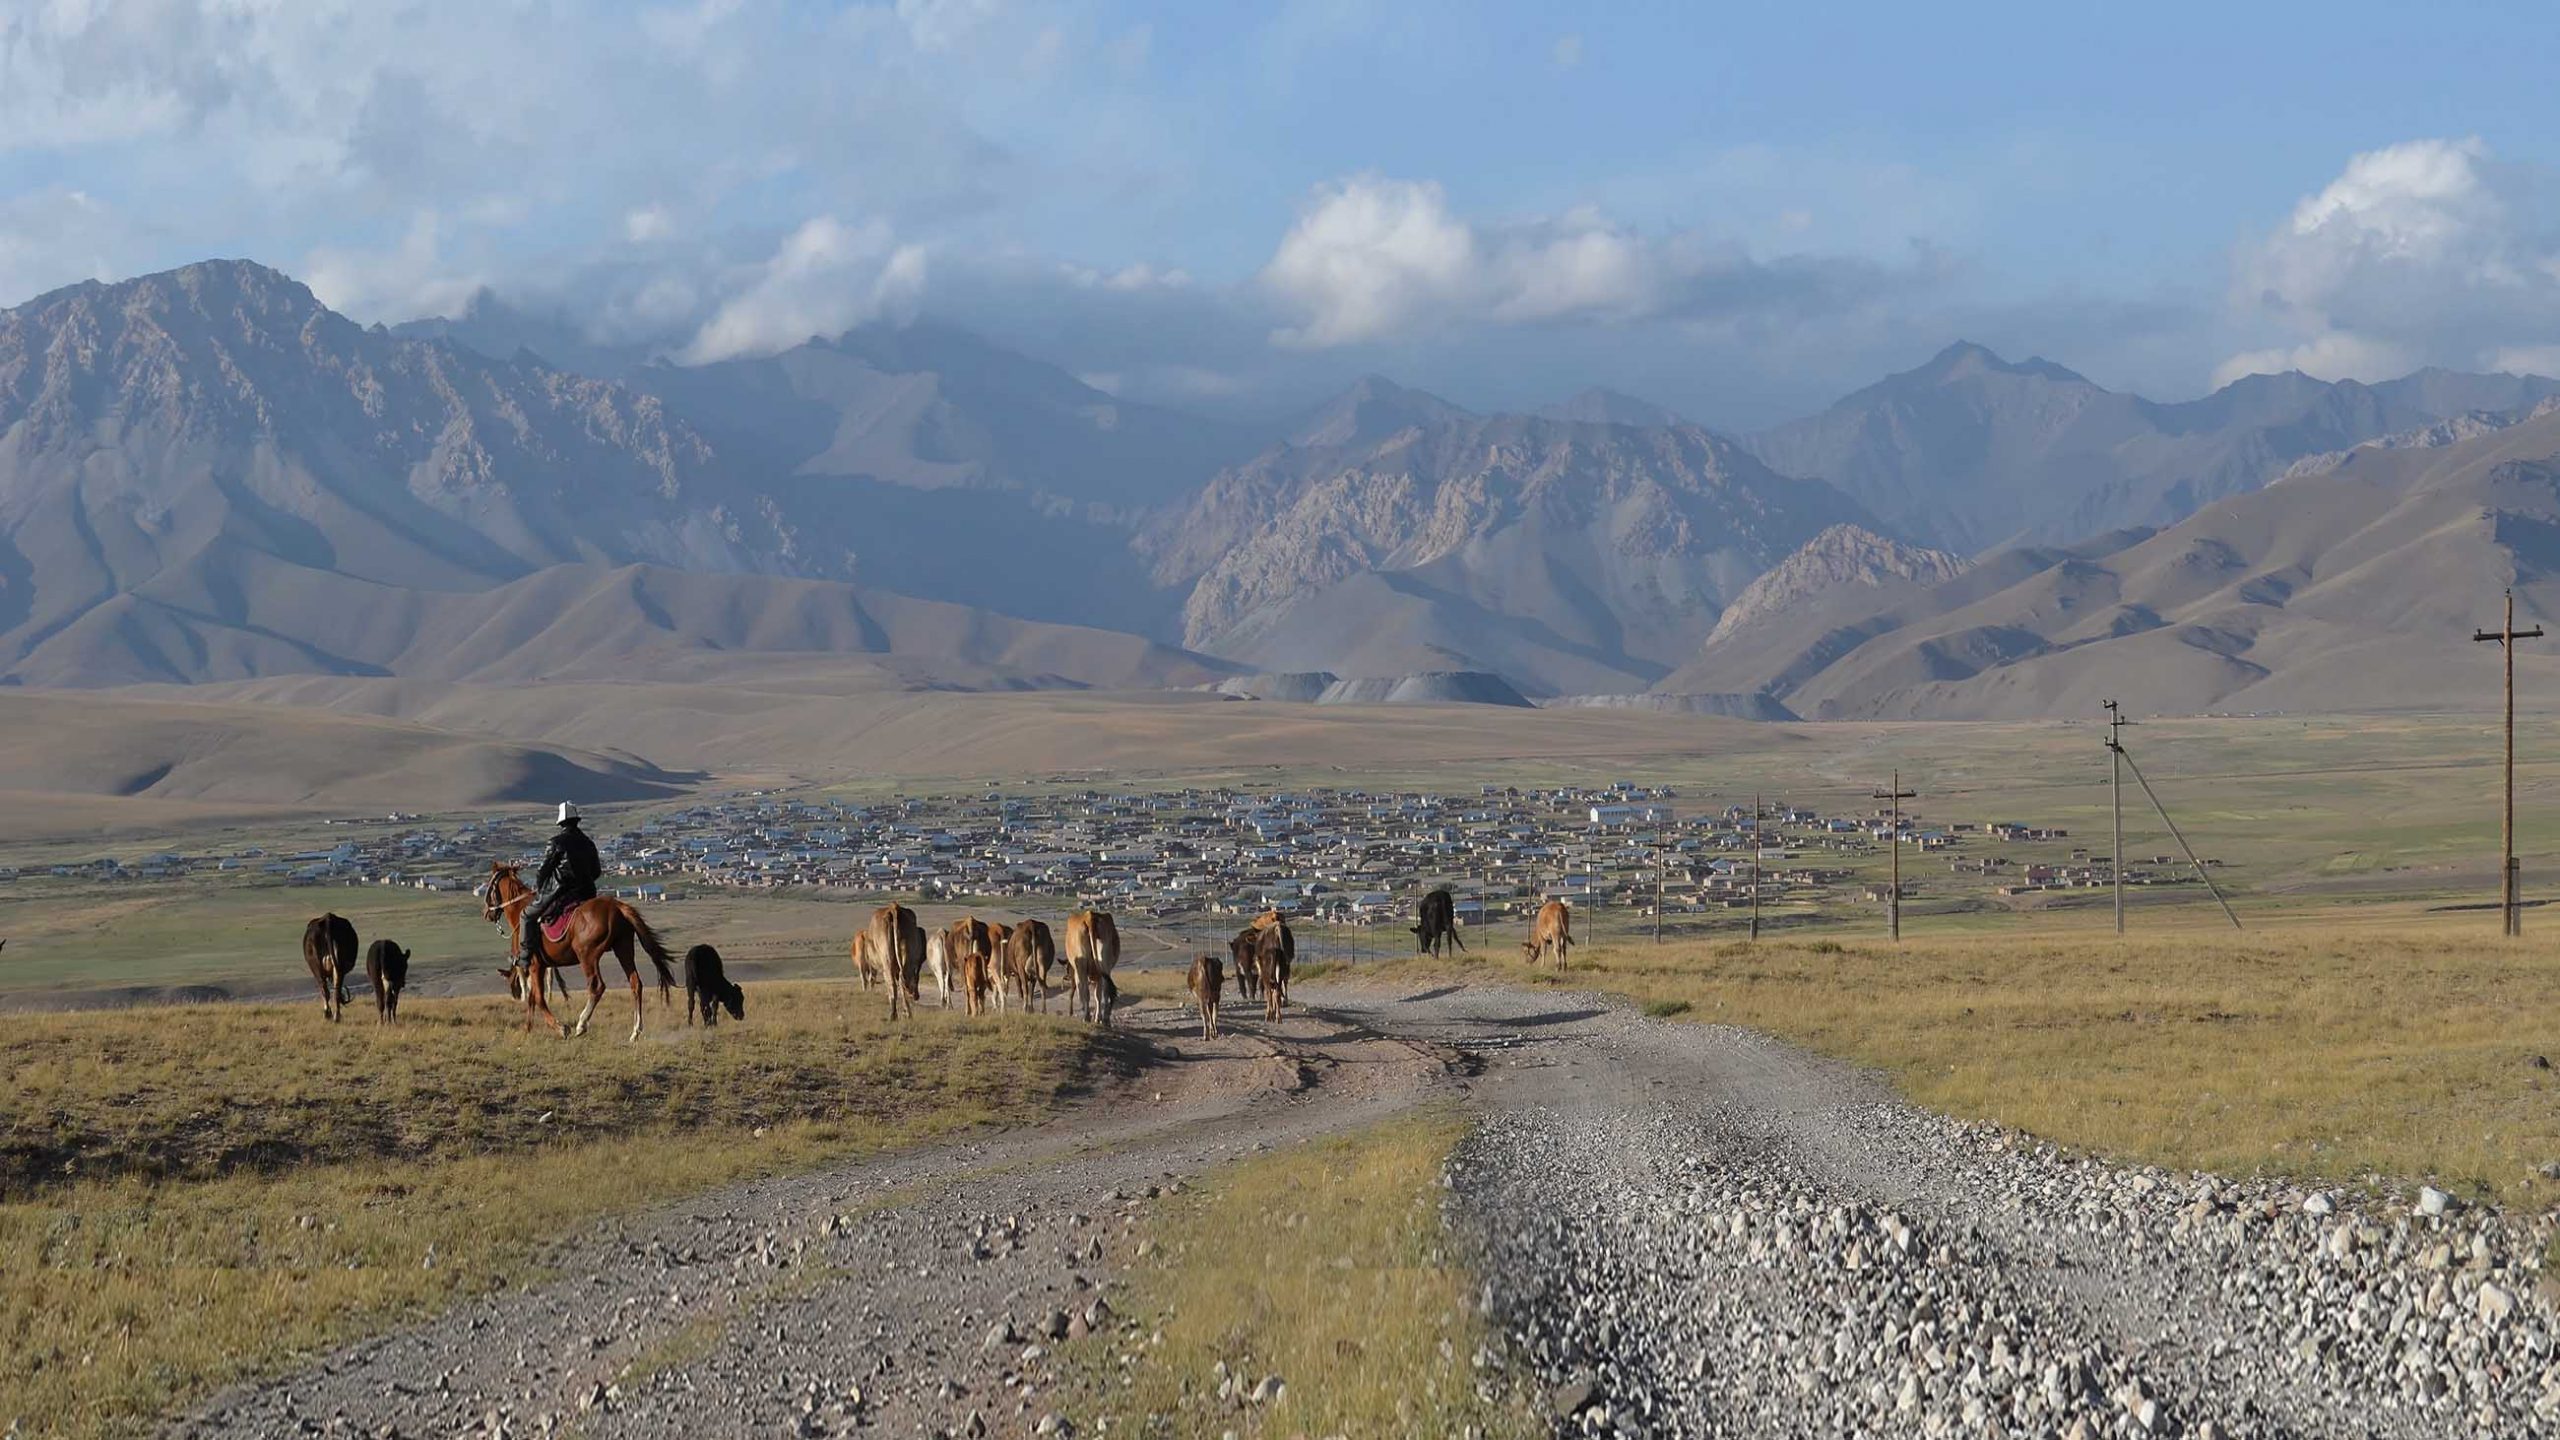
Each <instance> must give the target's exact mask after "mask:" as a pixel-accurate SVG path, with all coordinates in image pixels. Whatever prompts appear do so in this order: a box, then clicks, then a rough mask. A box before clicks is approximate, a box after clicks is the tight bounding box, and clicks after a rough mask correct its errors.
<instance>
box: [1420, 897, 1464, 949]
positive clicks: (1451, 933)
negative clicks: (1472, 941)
mask: <svg viewBox="0 0 2560 1440" xmlns="http://www.w3.org/2000/svg"><path fill="white" fill-rule="evenodd" d="M1413 934H1414V941H1415V944H1416V949H1415V951H1414V953H1415V954H1418V955H1428V956H1430V957H1431V958H1432V959H1434V960H1437V959H1439V958H1440V955H1441V947H1442V946H1443V945H1455V946H1457V947H1458V953H1459V954H1461V955H1464V954H1465V953H1467V942H1466V941H1465V940H1463V939H1460V938H1459V936H1458V902H1457V901H1456V900H1455V899H1453V898H1452V897H1451V896H1450V894H1449V892H1448V891H1447V890H1446V889H1445V888H1444V889H1439V890H1434V891H1432V892H1431V893H1430V894H1428V895H1425V896H1423V897H1422V914H1421V917H1420V923H1418V924H1416V925H1415V926H1414V927H1413Z"/></svg>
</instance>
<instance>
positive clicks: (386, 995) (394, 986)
mask: <svg viewBox="0 0 2560 1440" xmlns="http://www.w3.org/2000/svg"><path fill="white" fill-rule="evenodd" d="M364 977H365V978H366V979H367V980H370V981H372V982H373V1018H374V1019H375V1020H376V1021H378V1022H380V1023H381V1024H384V1025H396V1024H398V1023H400V992H401V991H402V990H405V989H407V988H408V986H409V952H408V951H406V950H403V949H401V948H400V947H399V946H397V945H394V944H392V943H391V942H390V941H388V940H376V941H374V942H373V943H372V944H371V945H368V946H366V947H365V952H364ZM338 1003H340V1004H342V1005H343V1004H345V1003H346V1002H345V1001H343V1000H341V1001H340V1002H338Z"/></svg>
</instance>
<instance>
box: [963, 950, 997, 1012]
mask: <svg viewBox="0 0 2560 1440" xmlns="http://www.w3.org/2000/svg"><path fill="white" fill-rule="evenodd" d="M987 970H988V966H987V952H985V951H984V950H968V951H964V952H962V954H961V956H960V997H961V1001H962V1003H963V1004H964V1005H966V1006H967V1007H968V1011H969V1013H970V1014H972V1015H984V1014H985V1013H987V991H988V990H989V989H991V988H993V977H992V976H990V975H989V974H988V973H987Z"/></svg>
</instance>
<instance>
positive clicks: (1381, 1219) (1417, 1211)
mask: <svg viewBox="0 0 2560 1440" xmlns="http://www.w3.org/2000/svg"><path fill="white" fill-rule="evenodd" d="M1464 1129H1465V1126H1464V1122H1463V1121H1461V1120H1459V1119H1458V1118H1457V1117H1455V1116H1452V1115H1446V1114H1441V1115H1432V1116H1424V1117H1419V1118H1408V1119H1404V1120H1398V1121H1392V1122H1390V1123H1388V1124H1386V1125H1384V1126H1381V1127H1379V1128H1377V1129H1374V1130H1370V1131H1367V1132H1363V1133H1360V1134H1356V1135H1352V1136H1348V1137H1345V1138H1341V1139H1335V1140H1326V1141H1318V1142H1314V1143H1311V1144H1307V1145H1304V1146H1300V1147H1295V1148H1292V1149H1289V1150H1285V1151H1281V1152H1279V1153H1276V1154H1273V1155H1270V1156H1268V1157H1264V1158H1259V1159H1255V1160H1250V1161H1246V1162H1243V1163H1241V1164H1237V1165H1232V1166H1229V1167H1226V1168H1225V1169H1223V1170H1220V1171H1217V1172H1215V1173H1213V1174H1212V1175H1211V1176H1209V1177H1208V1178H1207V1179H1206V1180H1205V1181H1204V1182H1203V1183H1202V1184H1201V1185H1199V1186H1198V1187H1196V1188H1193V1189H1190V1190H1188V1191H1186V1192H1184V1193H1183V1194H1180V1195H1175V1196H1170V1197H1168V1198H1166V1199H1164V1200H1163V1201H1161V1202H1159V1203H1158V1204H1157V1205H1156V1206H1155V1207H1154V1208H1153V1210H1152V1213H1151V1216H1150V1219H1149V1220H1148V1222H1147V1232H1146V1233H1147V1236H1148V1238H1149V1240H1151V1241H1152V1248H1151V1250H1150V1253H1149V1254H1148V1255H1146V1256H1145V1257H1143V1258H1136V1259H1134V1260H1132V1261H1131V1262H1130V1272H1129V1274H1130V1282H1129V1283H1130V1295H1129V1304H1130V1306H1131V1307H1133V1309H1132V1313H1133V1314H1134V1315H1135V1316H1136V1317H1137V1318H1138V1320H1139V1322H1140V1327H1141V1330H1142V1332H1143V1333H1146V1334H1148V1335H1149V1336H1150V1337H1152V1336H1153V1335H1155V1334H1161V1335H1162V1337H1163V1340H1162V1343H1160V1344H1156V1343H1149V1344H1141V1345H1136V1346H1131V1345H1129V1344H1128V1343H1127V1342H1126V1341H1125V1340H1123V1339H1122V1338H1121V1337H1119V1336H1118V1335H1117V1334H1116V1333H1106V1334H1103V1335H1099V1336H1096V1337H1095V1338H1093V1339H1090V1340H1087V1341H1084V1342H1082V1344H1081V1352H1080V1353H1079V1354H1077V1355H1075V1356H1074V1357H1073V1359H1074V1362H1075V1363H1076V1364H1077V1365H1078V1366H1079V1368H1080V1371H1081V1374H1082V1377H1083V1381H1082V1386H1081V1392H1082V1393H1081V1394H1080V1395H1079V1396H1077V1400H1078V1402H1079V1403H1080V1405H1081V1407H1082V1411H1083V1418H1086V1419H1088V1420H1092V1419H1099V1418H1101V1417H1111V1418H1110V1430H1109V1433H1111V1434H1114V1435H1118V1434H1123V1433H1129V1432H1130V1431H1132V1430H1134V1432H1135V1433H1136V1434H1138V1435H1140V1436H1142V1437H1157V1436H1166V1437H1171V1436H1194V1435H1217V1434H1220V1433H1221V1432H1223V1431H1229V1430H1232V1431H1233V1432H1234V1433H1236V1434H1237V1435H1239V1436H1245V1435H1271V1436H1289V1435H1300V1436H1307V1435H1362V1436H1412V1437H1418V1440H1437V1437H1442V1436H1458V1435H1481V1436H1484V1437H1486V1440H1505V1437H1520V1440H1527V1437H1529V1436H1532V1435H1536V1434H1541V1433H1543V1427H1541V1426H1539V1425H1537V1424H1535V1423H1534V1422H1533V1421H1532V1420H1531V1419H1530V1417H1529V1413H1528V1410H1527V1408H1526V1407H1525V1405H1524V1404H1521V1403H1518V1402H1517V1400H1516V1398H1515V1397H1512V1396H1509V1395H1505V1396H1504V1397H1502V1398H1501V1399H1499V1400H1497V1401H1494V1402H1491V1403H1488V1402H1486V1401H1483V1400H1480V1399H1479V1398H1478V1397H1477V1394H1476V1389H1475V1384H1476V1376H1475V1371H1474V1368H1473V1358H1474V1355H1475V1350H1476V1346H1477V1345H1478V1344H1479V1343H1480V1342H1482V1341H1483V1340H1484V1339H1486V1338H1487V1336H1486V1332H1485V1331H1484V1328H1483V1326H1482V1324H1481V1322H1480V1321H1479V1320H1478V1319H1477V1317H1476V1312H1475V1303H1474V1295H1473V1291H1474V1285H1473V1282H1472V1281H1471V1279H1470V1278H1469V1276H1468V1274H1467V1272H1466V1271H1465V1270H1464V1269H1462V1268H1460V1267H1459V1266H1458V1265H1457V1264H1456V1262H1455V1261H1454V1260H1453V1259H1452V1257H1451V1256H1449V1255H1448V1253H1447V1252H1446V1250H1445V1245H1446V1240H1445V1237H1444V1235H1443V1232H1442V1228H1441V1223H1440V1212H1439V1205H1440V1197H1441V1193H1442V1192H1441V1189H1440V1173H1441V1167H1442V1164H1443V1163H1444V1162H1445V1161H1446V1160H1447V1158H1448V1155H1449V1151H1450V1149H1451V1147H1453V1146H1454V1145H1456V1143H1457V1142H1458V1139H1459V1138H1460V1136H1461V1135H1462V1134H1463V1133H1464ZM1222 1363H1223V1364H1224V1365H1225V1366H1226V1367H1227V1368H1228V1373H1229V1374H1231V1375H1233V1376H1235V1377H1237V1383H1238V1386H1239V1388H1240V1390H1241V1391H1243V1392H1247V1393H1249V1392H1250V1391H1251V1390H1252V1389H1253V1387H1255V1386H1257V1385H1259V1384H1260V1383H1261V1382H1262V1381H1263V1379H1264V1378H1265V1377H1272V1376H1276V1377H1278V1378H1279V1380H1280V1381H1281V1382H1283V1384H1282V1388H1281V1391H1280V1393H1279V1395H1278V1396H1277V1397H1276V1398H1273V1399H1270V1400H1268V1401H1266V1402H1265V1403H1263V1404H1260V1405H1253V1404H1250V1403H1248V1402H1247V1401H1245V1400H1244V1399H1242V1398H1231V1399H1228V1400H1223V1401H1222V1400H1221V1399H1220V1398H1219V1397H1218V1395H1217V1385H1218V1380H1217V1378H1216V1373H1217V1367H1218V1366H1219V1365H1220V1364H1222ZM1086 1428H1092V1427H1091V1426H1090V1425H1088V1426H1087V1427H1086Z"/></svg>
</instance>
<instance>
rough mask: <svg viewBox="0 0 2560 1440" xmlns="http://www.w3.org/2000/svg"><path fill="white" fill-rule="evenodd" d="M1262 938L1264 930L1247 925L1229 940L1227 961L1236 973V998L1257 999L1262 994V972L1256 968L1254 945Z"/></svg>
mask: <svg viewBox="0 0 2560 1440" xmlns="http://www.w3.org/2000/svg"><path fill="white" fill-rule="evenodd" d="M1261 939H1262V932H1261V931H1260V930H1258V929H1256V928H1254V927H1253V926H1251V925H1247V926H1246V927H1244V928H1243V929H1241V930H1239V931H1237V932H1236V936H1235V938H1234V939H1232V940H1230V941H1228V942H1227V961H1228V964H1229V966H1230V967H1231V968H1232V969H1233V970H1234V971H1235V973H1236V998H1237V999H1239V1000H1252V999H1256V998H1258V997H1260V995H1261V994H1262V973H1261V971H1259V970H1258V969H1256V968H1255V966H1254V960H1253V952H1254V946H1255V945H1256V944H1257V943H1259V942H1260V941H1261Z"/></svg>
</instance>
